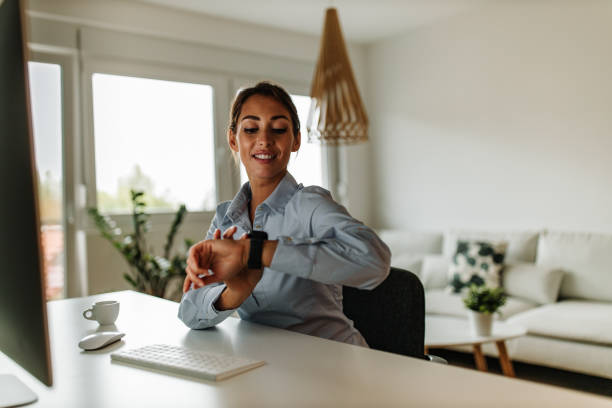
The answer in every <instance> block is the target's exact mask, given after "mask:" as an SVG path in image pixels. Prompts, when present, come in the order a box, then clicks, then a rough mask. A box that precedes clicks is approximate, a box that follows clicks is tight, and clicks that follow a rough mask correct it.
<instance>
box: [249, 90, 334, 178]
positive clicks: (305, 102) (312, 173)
mask: <svg viewBox="0 0 612 408" xmlns="http://www.w3.org/2000/svg"><path fill="white" fill-rule="evenodd" d="M291 99H292V100H293V103H294V104H295V108H296V109H297V112H298V117H299V118H300V126H301V133H302V143H301V146H300V150H298V152H296V153H291V159H289V166H288V170H289V173H291V175H292V176H293V177H294V178H295V180H296V181H297V182H298V183H302V184H304V185H305V186H311V185H317V186H322V187H326V188H327V183H325V181H324V180H323V149H322V147H321V145H320V144H317V143H308V131H307V130H306V121H307V120H308V111H309V110H310V97H309V96H303V95H291ZM240 181H241V182H242V183H245V182H247V181H248V177H247V175H246V171H245V169H244V166H243V165H242V164H241V165H240Z"/></svg>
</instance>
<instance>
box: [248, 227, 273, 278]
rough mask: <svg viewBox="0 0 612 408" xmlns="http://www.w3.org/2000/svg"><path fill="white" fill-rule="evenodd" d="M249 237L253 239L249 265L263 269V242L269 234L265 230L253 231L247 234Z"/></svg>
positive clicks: (249, 266) (251, 267) (252, 267)
mask: <svg viewBox="0 0 612 408" xmlns="http://www.w3.org/2000/svg"><path fill="white" fill-rule="evenodd" d="M247 238H250V239H251V245H250V249H249V261H248V262H247V267H248V268H249V269H261V268H262V266H263V265H262V263H261V255H262V253H263V244H264V241H265V240H267V239H268V234H267V233H265V232H264V231H251V233H250V234H248V235H247Z"/></svg>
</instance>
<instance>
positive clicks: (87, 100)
mask: <svg viewBox="0 0 612 408" xmlns="http://www.w3.org/2000/svg"><path fill="white" fill-rule="evenodd" d="M81 73H82V89H83V98H82V100H83V106H84V110H85V112H84V115H83V120H84V126H83V129H84V130H83V142H84V143H83V145H84V149H83V157H84V163H85V165H84V166H83V173H84V181H85V183H84V184H85V186H86V189H85V190H86V197H85V209H84V211H85V212H86V209H87V208H90V207H96V206H97V186H96V163H95V135H94V117H93V81H92V77H93V74H95V73H99V74H109V75H120V76H130V77H138V78H148V79H157V80H163V81H173V82H183V83H194V84H202V85H209V86H211V87H212V88H213V118H214V124H213V146H214V147H213V149H214V154H213V156H214V158H215V163H214V168H215V190H216V195H215V201H216V203H217V204H218V203H220V202H222V201H225V200H228V199H231V197H233V191H235V188H237V186H236V185H235V184H236V182H235V177H233V174H232V170H231V166H230V165H229V164H230V163H229V162H231V160H232V158H231V155H230V154H229V151H227V149H224V148H223V147H224V144H225V133H224V128H225V122H226V120H227V118H226V117H225V114H224V113H223V109H220V107H222V106H229V103H230V102H229V97H228V91H227V90H228V83H229V79H228V78H227V77H226V76H224V75H215V74H211V73H208V72H203V71H198V70H193V69H181V68H177V67H167V66H162V65H159V64H149V63H147V64H144V63H139V62H135V61H119V60H113V59H94V58H91V59H88V60H87V61H84V62H83V64H82V67H81ZM213 216H214V209H213V210H209V211H189V213H188V217H189V222H195V223H201V224H202V225H205V224H208V223H209V222H210V220H211V219H212V217H213ZM84 218H85V221H84V223H83V224H84V225H83V227H84V229H85V230H88V231H92V230H94V229H95V225H94V223H93V221H92V220H91V219H90V218H89V217H88V216H87V214H85V215H84ZM112 218H113V220H115V222H116V223H117V225H118V226H119V227H120V228H125V227H129V225H131V214H129V213H128V214H113V215H112ZM150 219H151V223H152V228H151V229H152V230H157V229H160V230H161V229H167V227H168V225H170V224H171V223H172V220H173V219H174V212H172V211H168V212H156V213H153V214H151V218H150Z"/></svg>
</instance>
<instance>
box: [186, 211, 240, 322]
mask: <svg viewBox="0 0 612 408" xmlns="http://www.w3.org/2000/svg"><path fill="white" fill-rule="evenodd" d="M223 209H224V207H223ZM218 217H219V212H217V214H215V217H214V218H213V220H212V222H211V223H210V228H209V229H208V233H207V234H206V239H211V238H212V237H213V234H214V232H215V230H216V229H217V228H219V227H218V221H217V220H218ZM224 289H225V284H217V285H207V286H204V287H201V288H199V289H193V284H192V288H191V289H190V290H188V291H187V292H186V293H184V294H183V297H182V299H181V303H180V305H179V311H178V317H179V319H181V320H182V321H183V323H185V325H187V327H190V328H192V329H206V328H208V327H212V326H215V325H217V324H219V323H221V322H222V321H223V320H225V319H226V318H227V317H228V316H229V315H231V314H232V313H233V312H234V311H235V310H236V309H230V310H223V311H218V310H217V309H215V306H214V305H215V302H216V301H217V299H219V296H221V293H222V292H223V290H224Z"/></svg>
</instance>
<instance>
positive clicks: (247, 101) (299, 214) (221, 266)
mask: <svg viewBox="0 0 612 408" xmlns="http://www.w3.org/2000/svg"><path fill="white" fill-rule="evenodd" d="M300 140H301V139H300V123H299V119H298V115H297V111H296V108H295V106H294V105H293V103H292V101H291V98H290V96H289V95H288V94H287V92H286V91H285V90H284V89H282V88H280V87H279V86H276V85H273V84H270V83H267V82H261V83H259V84H257V85H255V86H254V87H252V88H247V89H244V90H242V91H241V92H240V93H239V94H238V95H237V96H236V99H235V100H234V103H233V105H232V110H231V112H230V123H229V129H228V142H229V146H230V148H231V150H232V151H233V152H234V154H237V155H238V156H239V158H240V161H241V162H242V163H243V164H244V166H245V168H246V172H247V175H248V178H249V182H248V183H245V184H244V185H243V186H242V188H241V189H240V191H239V192H238V194H237V195H236V196H235V197H234V199H233V200H232V201H228V202H224V203H221V204H219V206H218V207H217V212H216V215H215V217H214V219H213V221H212V224H211V226H210V229H209V231H208V234H207V236H206V238H207V240H205V241H201V242H199V243H197V244H196V245H194V246H193V247H192V248H191V249H190V251H189V258H188V262H187V265H188V266H187V270H186V272H187V278H186V279H185V283H184V286H183V291H184V292H185V293H184V295H183V299H182V300H181V305H180V308H179V318H180V319H181V320H182V321H183V322H184V323H185V324H186V325H187V326H189V327H191V328H193V329H203V328H207V327H211V326H214V325H216V324H217V323H219V322H221V321H222V320H224V319H225V318H226V317H227V316H229V315H230V314H232V313H233V312H234V311H235V310H237V311H238V315H239V316H240V317H241V318H242V319H245V320H249V321H253V322H257V323H262V324H266V325H271V326H276V327H281V328H285V329H289V330H294V331H298V332H301V333H306V334H311V335H315V336H319V337H324V338H328V339H333V340H338V341H342V342H346V343H352V344H358V345H363V346H367V344H366V342H365V340H364V339H363V337H362V336H361V334H360V333H359V332H358V331H357V330H356V329H355V328H354V326H353V323H352V321H350V320H349V319H348V318H347V317H346V316H345V315H344V313H343V312H342V285H348V286H354V287H358V288H362V289H372V288H374V287H376V286H377V285H378V284H379V283H380V282H382V281H383V280H384V279H385V278H386V276H387V274H388V272H389V258H390V252H389V249H388V247H387V246H386V245H385V244H384V243H383V242H382V241H381V240H380V239H379V238H378V236H377V235H376V234H375V233H374V232H373V231H372V230H371V229H370V228H368V227H366V226H364V225H363V224H362V223H360V222H359V221H357V220H355V219H353V218H352V217H351V216H350V215H349V214H348V212H347V211H346V209H345V208H344V207H342V206H341V205H339V204H337V203H336V202H335V201H334V200H333V199H332V198H331V196H330V194H329V192H328V191H327V190H325V189H323V188H320V187H317V186H310V187H303V186H302V185H301V184H300V185H298V184H297V183H296V181H295V180H294V178H293V177H292V176H291V174H289V173H288V172H287V164H288V163H289V158H290V155H291V152H296V151H298V149H299V148H300ZM221 231H225V232H224V233H223V238H224V239H220V238H221ZM262 231H263V232H265V233H267V239H263V238H262V237H261V236H259V235H258V234H262ZM249 232H251V233H252V237H251V238H250V239H246V238H247V237H246V234H247V233H249ZM233 236H238V237H241V239H240V240H233V239H231V238H232V237H233ZM260 263H261V264H260ZM247 266H250V268H249V267H247ZM209 269H210V270H211V271H212V272H213V273H212V274H209Z"/></svg>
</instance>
